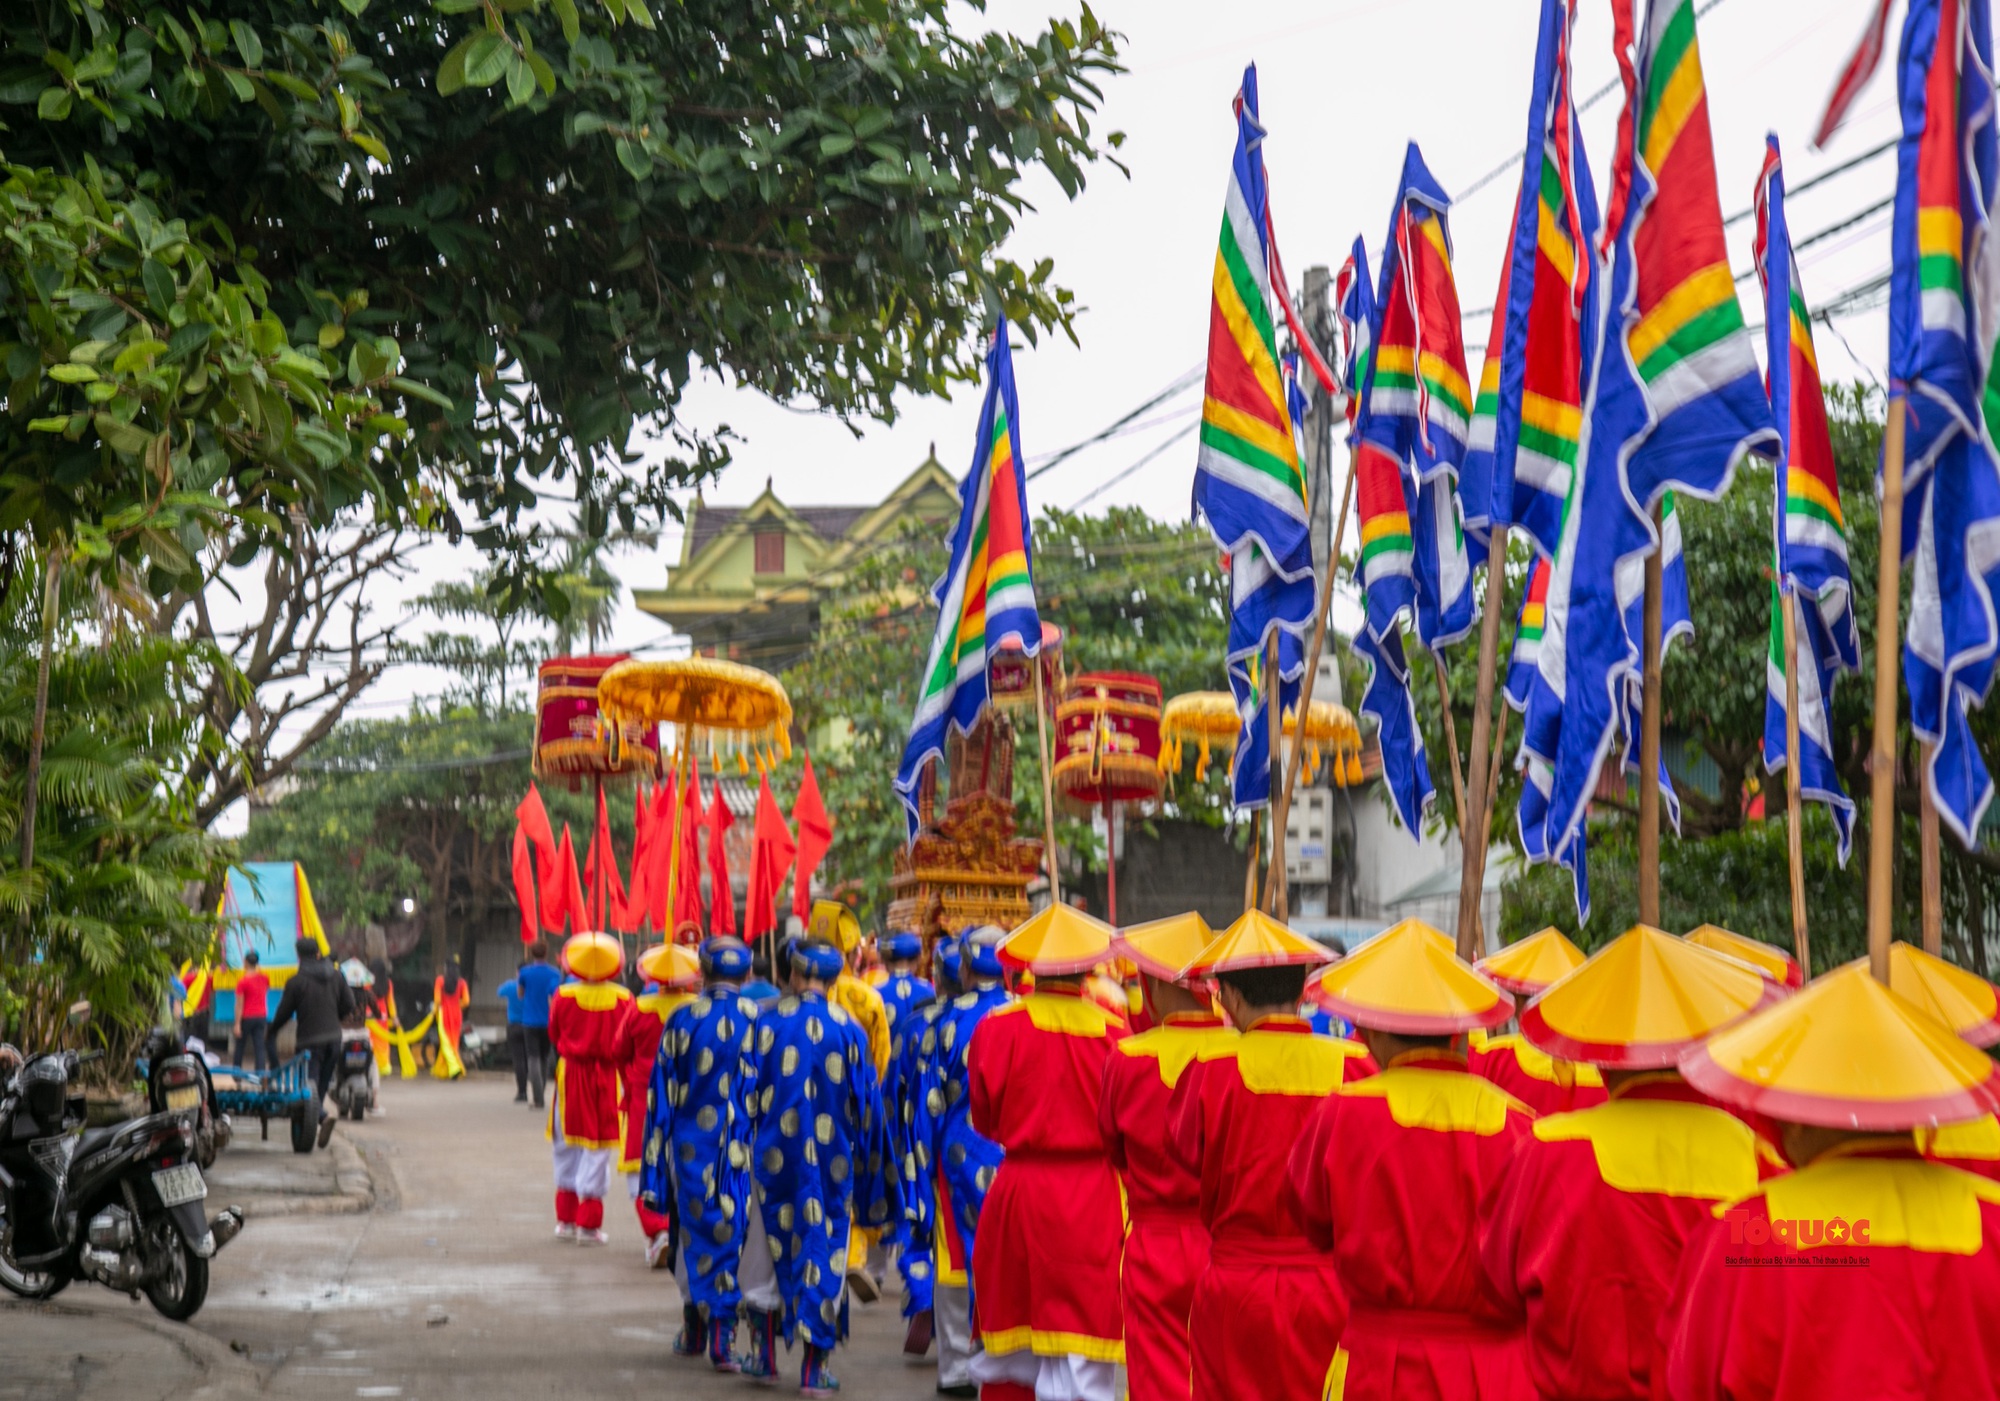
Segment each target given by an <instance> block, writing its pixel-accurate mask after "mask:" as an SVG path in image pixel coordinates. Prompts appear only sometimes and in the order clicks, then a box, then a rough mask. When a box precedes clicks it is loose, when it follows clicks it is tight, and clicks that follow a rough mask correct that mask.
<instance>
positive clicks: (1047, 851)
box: [1028, 653, 1062, 905]
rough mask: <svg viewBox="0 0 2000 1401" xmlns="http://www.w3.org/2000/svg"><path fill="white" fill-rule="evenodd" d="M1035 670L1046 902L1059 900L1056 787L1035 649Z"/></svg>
mask: <svg viewBox="0 0 2000 1401" xmlns="http://www.w3.org/2000/svg"><path fill="white" fill-rule="evenodd" d="M1028 665H1029V666H1030V667H1031V668H1032V669H1033V671H1034V673H1035V734H1036V736H1037V737H1038V738H1039V739H1040V742H1041V747H1042V854H1043V856H1044V857H1045V858H1046V861H1047V864H1048V868H1049V903H1050V904H1051V905H1060V904H1061V903H1062V882H1061V881H1059V880H1057V879H1056V788H1055V776H1054V775H1053V774H1052V773H1050V769H1051V768H1052V767H1053V765H1052V763H1051V761H1050V759H1049V716H1048V700H1047V697H1046V694H1045V692H1044V689H1043V686H1042V659H1041V656H1040V654H1039V653H1038V654H1037V655H1035V656H1032V657H1030V658H1028Z"/></svg>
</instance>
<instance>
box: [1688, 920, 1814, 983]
mask: <svg viewBox="0 0 2000 1401" xmlns="http://www.w3.org/2000/svg"><path fill="white" fill-rule="evenodd" d="M1687 941H1688V942H1689V943H1690V944H1695V945H1698V946H1699V947H1701V948H1704V949H1711V950H1713V951H1714V952H1716V953H1726V954H1728V955H1729V956H1730V957H1731V958H1740V959H1742V960H1743V961H1744V962H1745V963H1747V964H1749V965H1750V966H1751V967H1753V968H1755V969H1756V970H1757V971H1758V972H1760V973H1762V974H1763V975H1764V976H1765V977H1767V978H1769V979H1771V980H1772V981H1773V982H1778V983H1783V984H1784V985H1785V986H1786V987H1788V988H1795V987H1803V986H1804V985H1805V981H1806V975H1805V970H1804V969H1802V968H1800V967H1799V965H1798V962H1797V961H1796V960H1795V959H1793V958H1792V956H1791V955H1790V954H1787V953H1786V952H1785V951H1784V950H1783V949H1781V948H1776V947H1774V946H1773V945H1770V944H1767V943H1765V942H1764V941H1763V940H1762V939H1746V938H1744V937H1743V936H1742V935H1741V934H1737V933H1733V932H1731V931H1730V930H1727V929H1724V928H1723V927H1722V926H1721V925H1719V924H1704V925H1702V926H1700V927H1699V928H1696V929H1690V930H1688V932H1687Z"/></svg>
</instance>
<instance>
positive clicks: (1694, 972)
mask: <svg viewBox="0 0 2000 1401" xmlns="http://www.w3.org/2000/svg"><path fill="white" fill-rule="evenodd" d="M1781 995H1782V991H1781V989H1780V988H1779V987H1778V985H1777V984H1776V983H1773V982H1772V981H1770V980H1769V979H1768V978H1766V977H1765V976H1764V975H1763V974H1762V973H1760V972H1758V971H1757V970H1756V969H1755V968H1753V967H1751V966H1750V965H1749V964H1747V963H1744V962H1742V961H1741V960H1740V959H1734V958H1730V957H1728V956H1727V955H1725V954H1719V953H1716V952H1714V951H1713V950H1711V949H1704V948H1701V947H1699V946H1698V945H1695V944H1690V943H1689V942H1688V941H1687V940H1685V939H1677V938H1675V937H1674V936H1673V935H1671V934H1669V933H1667V932H1666V931H1664V930H1660V929H1655V928H1653V927H1652V926H1651V925H1648V924H1635V925H1633V926H1632V927H1631V928H1630V929H1628V930H1626V931H1625V932H1624V933H1623V934H1620V935H1619V936H1618V937H1617V938H1615V939H1613V940H1612V941H1611V942H1610V943H1608V944H1606V945H1605V946H1604V947H1603V948H1601V949H1599V950H1598V951H1597V952H1596V953H1594V954H1592V955H1591V956H1590V957H1589V958H1587V959H1585V960H1584V961H1583V963H1582V964H1581V965H1580V966H1579V967H1578V968H1577V970H1576V971H1575V972H1574V973H1571V974H1569V975H1567V976H1566V977H1564V978H1562V979H1561V980H1560V981H1558V982H1556V983H1555V984H1553V985H1552V986H1551V987H1550V988H1549V989H1548V990H1547V991H1546V992H1544V993H1543V994H1542V995H1541V996H1539V997H1537V998H1536V999H1535V1000H1534V1001H1533V1002H1530V1003H1529V1004H1528V1007H1527V1010H1526V1011H1524V1012H1522V1013H1521V1034H1522V1035H1523V1036H1525V1037H1527V1038H1528V1040H1529V1041H1530V1042H1531V1043H1533V1044H1534V1045H1535V1046H1537V1047H1539V1048H1540V1049H1541V1050H1544V1051H1547V1052H1548V1053H1549V1054H1550V1055H1552V1056H1554V1057H1556V1058H1557V1059H1558V1060H1577V1061H1587V1062H1589V1063H1590V1064H1592V1065H1597V1066H1606V1067H1609V1068H1611V1069H1615V1070H1651V1069H1658V1068H1659V1067H1661V1066H1668V1065H1672V1064H1673V1063H1674V1062H1675V1061H1677V1060H1679V1059H1680V1056H1681V1053H1682V1052H1683V1051H1685V1050H1686V1049H1687V1048H1688V1047H1689V1046H1692V1045H1694V1044H1695V1043H1697V1042H1699V1041H1700V1040H1701V1039H1702V1038H1703V1037H1705V1036H1708V1035H1711V1034H1712V1033H1714V1032H1716V1031H1718V1030H1720V1029H1721V1028H1722V1027H1725V1026H1728V1025H1729V1024H1730V1023H1731V1022H1733V1021H1735V1020H1736V1019H1737V1018H1739V1017H1742V1016H1745V1015H1747V1014H1748V1013H1750V1012H1753V1011H1755V1010H1756V1009H1757V1008H1759V1007H1761V1006H1763V1005H1765V1004H1766V1003H1767V1002H1770V1001H1772V1000H1774V999H1775V998H1777V997H1779V996H1781Z"/></svg>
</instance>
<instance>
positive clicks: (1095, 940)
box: [999, 905, 1118, 977]
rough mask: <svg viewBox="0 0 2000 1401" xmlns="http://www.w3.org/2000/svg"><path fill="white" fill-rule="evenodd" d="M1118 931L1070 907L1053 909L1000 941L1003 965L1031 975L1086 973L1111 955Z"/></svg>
mask: <svg viewBox="0 0 2000 1401" xmlns="http://www.w3.org/2000/svg"><path fill="white" fill-rule="evenodd" d="M1117 932H1118V931H1117V930H1115V929H1113V928H1112V927H1111V926H1110V925H1108V924H1106V923H1105V922H1104V921H1103V920H1101V919H1092V918H1091V917H1090V916H1089V915H1087V914H1085V913H1084V912H1083V911H1081V910H1078V909H1073V908H1071V907H1070V906H1068V905H1050V906H1049V907H1048V908H1047V909H1045V910H1043V911H1042V912H1041V913H1040V914H1038V915H1035V916H1034V917H1033V918H1031V919H1030V920H1029V921H1028V922H1027V923H1026V924H1024V925H1021V926H1020V927H1019V928H1018V929H1016V930H1015V931H1014V932H1013V933H1011V934H1009V935H1008V936H1007V937H1006V938H1004V939H1002V940H1001V941H1000V948H999V953H1000V961H1001V962H1002V963H1005V964H1009V965H1011V966H1013V967H1015V968H1026V969H1027V970H1028V971H1029V972H1031V973H1037V974H1043V975H1047V976H1050V977H1060V976H1061V975H1062V974H1065V973H1086V972H1089V971H1090V970H1091V969H1092V968H1095V967H1096V966H1097V965H1098V964H1100V963H1102V962H1103V961H1104V960H1105V959H1106V958H1108V957H1110V954H1111V939H1112V936H1113V935H1115V934H1116V933H1117Z"/></svg>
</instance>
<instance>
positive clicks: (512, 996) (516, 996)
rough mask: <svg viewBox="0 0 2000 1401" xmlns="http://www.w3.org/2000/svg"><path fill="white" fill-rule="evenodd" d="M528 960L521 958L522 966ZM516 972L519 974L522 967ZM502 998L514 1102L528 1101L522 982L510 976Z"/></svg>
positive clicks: (525, 1029)
mask: <svg viewBox="0 0 2000 1401" xmlns="http://www.w3.org/2000/svg"><path fill="white" fill-rule="evenodd" d="M527 966H528V961H527V960H526V959H525V958H524V959H522V960H521V968H526V967H527ZM515 972H516V973H517V974H518V973H519V972H520V969H519V968H517V969H516V970H515ZM500 1000H501V1001H502V1002H504V1003H506V1004H507V1058H508V1059H509V1060H511V1061H513V1062H514V1103H516V1104H526V1103H527V1102H528V1028H527V1027H525V1026H523V1025H522V1024H521V984H520V983H519V982H517V981H516V980H515V979H514V978H509V979H508V980H507V981H506V982H504V983H502V984H500Z"/></svg>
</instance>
